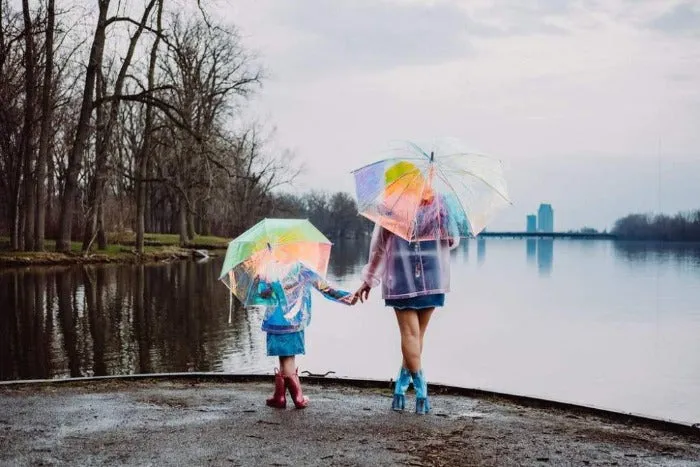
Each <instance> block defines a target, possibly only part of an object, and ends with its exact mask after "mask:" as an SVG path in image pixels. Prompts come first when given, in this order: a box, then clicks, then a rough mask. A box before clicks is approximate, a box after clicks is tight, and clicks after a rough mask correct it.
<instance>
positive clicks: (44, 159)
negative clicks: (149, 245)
mask: <svg viewBox="0 0 700 467" xmlns="http://www.w3.org/2000/svg"><path fill="white" fill-rule="evenodd" d="M46 16H47V21H46V43H45V48H46V51H45V55H46V63H45V65H44V82H43V84H42V93H41V130H40V134H39V155H38V158H37V163H36V189H37V209H36V226H35V229H36V230H35V247H36V249H37V250H39V251H43V250H44V237H45V233H46V201H47V198H48V186H47V183H46V175H47V166H48V159H49V156H48V154H49V141H50V137H51V122H52V120H53V103H52V99H51V91H52V88H53V79H52V76H53V66H54V64H53V55H54V52H53V44H54V41H53V36H54V24H55V20H56V8H55V5H54V0H48V6H47V11H46ZM30 215H31V213H30Z"/></svg>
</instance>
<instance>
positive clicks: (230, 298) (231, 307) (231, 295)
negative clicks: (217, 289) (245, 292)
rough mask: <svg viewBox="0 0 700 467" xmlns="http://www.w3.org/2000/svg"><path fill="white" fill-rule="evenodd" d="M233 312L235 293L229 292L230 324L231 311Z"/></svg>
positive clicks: (229, 320) (229, 319) (229, 322)
mask: <svg viewBox="0 0 700 467" xmlns="http://www.w3.org/2000/svg"><path fill="white" fill-rule="evenodd" d="M232 312H233V293H232V292H231V291H230V290H229V292H228V324H231V313H232Z"/></svg>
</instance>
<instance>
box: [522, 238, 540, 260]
mask: <svg viewBox="0 0 700 467" xmlns="http://www.w3.org/2000/svg"><path fill="white" fill-rule="evenodd" d="M525 255H526V256H527V264H535V261H536V260H537V240H535V239H534V238H528V239H526V240H525Z"/></svg>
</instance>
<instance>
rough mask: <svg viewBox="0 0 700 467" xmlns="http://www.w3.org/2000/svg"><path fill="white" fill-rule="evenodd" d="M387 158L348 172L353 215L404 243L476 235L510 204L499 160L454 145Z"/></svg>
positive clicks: (403, 149) (410, 149) (409, 149)
mask: <svg viewBox="0 0 700 467" xmlns="http://www.w3.org/2000/svg"><path fill="white" fill-rule="evenodd" d="M392 155H393V157H390V158H387V159H383V160H380V161H378V162H375V163H372V164H369V165H366V166H364V167H362V168H359V169H357V170H355V171H353V174H354V177H355V192H356V196H357V203H358V210H359V212H360V214H362V215H363V216H365V217H367V218H368V219H370V220H372V221H374V222H375V223H377V224H379V225H381V226H383V227H384V228H386V229H387V230H389V231H391V232H393V233H395V234H396V235H398V236H400V237H402V238H404V239H406V240H408V241H418V240H436V239H441V238H443V239H444V238H451V237H457V236H459V237H468V236H476V235H478V234H479V233H480V232H481V231H482V230H483V229H484V228H485V227H486V225H487V223H488V222H489V221H491V220H492V218H493V217H494V216H495V215H496V214H497V212H498V211H500V210H501V209H502V208H504V207H505V206H508V205H509V204H511V202H510V199H509V197H508V188H507V184H506V180H505V177H504V175H503V167H502V163H501V161H500V160H498V159H494V158H491V157H488V156H484V155H480V154H471V153H468V152H464V151H461V150H460V149H459V144H458V143H455V142H454V141H450V142H449V143H442V144H433V145H430V146H428V145H425V146H419V145H417V144H414V143H403V144H401V145H400V146H399V147H397V148H396V149H394V151H393V154H392Z"/></svg>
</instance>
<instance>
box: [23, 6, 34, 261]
mask: <svg viewBox="0 0 700 467" xmlns="http://www.w3.org/2000/svg"><path fill="white" fill-rule="evenodd" d="M22 13H23V16H24V64H25V68H26V70H25V81H24V84H25V102H24V128H23V129H22V158H23V160H24V203H25V204H24V206H23V213H22V215H23V218H24V223H23V225H24V248H25V249H26V250H29V251H31V250H33V249H34V218H35V213H34V210H35V206H36V199H35V197H34V195H35V185H34V183H33V180H32V177H33V171H34V144H33V143H34V138H33V135H34V131H33V130H34V110H35V105H36V97H35V94H36V77H35V74H34V70H35V63H34V36H33V33H34V30H33V28H32V18H31V14H30V11H29V0H22Z"/></svg>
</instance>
